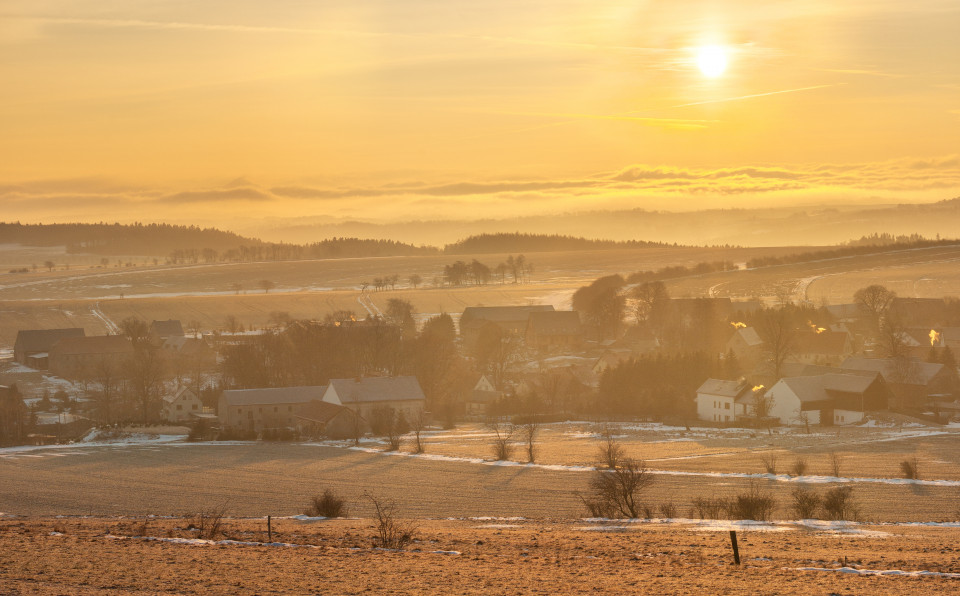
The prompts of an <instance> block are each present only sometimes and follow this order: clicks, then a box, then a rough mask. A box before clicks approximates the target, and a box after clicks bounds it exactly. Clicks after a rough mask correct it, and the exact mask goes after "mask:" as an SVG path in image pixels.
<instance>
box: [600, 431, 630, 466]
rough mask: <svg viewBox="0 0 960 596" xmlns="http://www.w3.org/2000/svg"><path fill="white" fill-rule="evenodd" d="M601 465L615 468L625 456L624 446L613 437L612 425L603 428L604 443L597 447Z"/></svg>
mask: <svg viewBox="0 0 960 596" xmlns="http://www.w3.org/2000/svg"><path fill="white" fill-rule="evenodd" d="M597 451H598V454H597V455H598V459H599V460H600V465H601V466H603V467H605V468H607V469H608V470H615V469H616V468H617V465H619V463H620V461H621V460H622V459H623V458H624V457H625V453H624V451H623V446H622V445H620V443H619V442H618V441H617V440H616V439H615V438H614V437H613V433H612V432H611V430H610V427H604V429H603V443H601V444H600V446H599V447H598V448H597Z"/></svg>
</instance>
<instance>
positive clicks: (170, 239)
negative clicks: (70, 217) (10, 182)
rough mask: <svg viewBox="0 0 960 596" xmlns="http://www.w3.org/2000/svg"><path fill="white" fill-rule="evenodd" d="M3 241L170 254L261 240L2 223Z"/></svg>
mask: <svg viewBox="0 0 960 596" xmlns="http://www.w3.org/2000/svg"><path fill="white" fill-rule="evenodd" d="M0 239H2V242H5V243H6V242H10V243H18V244H24V245H27V246H66V247H67V252H68V253H92V254H100V255H143V256H167V255H168V254H170V252H171V251H173V250H174V249H178V248H179V249H181V250H190V249H195V250H202V249H204V248H210V249H213V250H216V251H219V252H222V251H225V250H229V249H231V248H238V247H239V246H241V245H261V244H264V243H263V242H261V241H260V240H256V239H254V238H244V237H243V236H240V235H238V234H234V233H233V232H224V231H223V230H217V229H215V228H200V227H198V226H175V225H170V224H143V223H134V224H119V223H114V224H107V223H97V224H81V223H69V224H21V223H19V222H17V223H0Z"/></svg>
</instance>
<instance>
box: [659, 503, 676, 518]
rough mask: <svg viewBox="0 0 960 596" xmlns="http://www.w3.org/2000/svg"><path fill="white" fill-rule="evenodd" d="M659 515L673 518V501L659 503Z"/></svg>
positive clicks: (674, 514) (674, 515) (674, 509)
mask: <svg viewBox="0 0 960 596" xmlns="http://www.w3.org/2000/svg"><path fill="white" fill-rule="evenodd" d="M660 517H662V518H664V519H673V518H675V517H677V506H676V505H674V504H673V503H669V502H668V503H660Z"/></svg>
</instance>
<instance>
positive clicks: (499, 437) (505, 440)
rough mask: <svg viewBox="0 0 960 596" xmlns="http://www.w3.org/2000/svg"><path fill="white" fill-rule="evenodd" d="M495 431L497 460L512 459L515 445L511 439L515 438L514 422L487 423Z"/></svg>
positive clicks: (494, 440)
mask: <svg viewBox="0 0 960 596" xmlns="http://www.w3.org/2000/svg"><path fill="white" fill-rule="evenodd" d="M487 427H488V428H489V429H490V430H491V431H492V432H493V434H494V438H493V457H494V459H496V460H497V461H506V460H508V459H510V454H511V453H512V452H513V445H512V444H511V443H510V441H511V440H512V439H513V432H514V428H513V425H512V424H500V423H493V424H489V425H487Z"/></svg>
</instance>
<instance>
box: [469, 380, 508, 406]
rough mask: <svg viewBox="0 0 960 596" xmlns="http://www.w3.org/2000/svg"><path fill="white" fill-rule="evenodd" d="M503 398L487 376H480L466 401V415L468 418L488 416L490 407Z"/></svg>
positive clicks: (501, 393)
mask: <svg viewBox="0 0 960 596" xmlns="http://www.w3.org/2000/svg"><path fill="white" fill-rule="evenodd" d="M502 397H503V392H502V391H497V388H496V387H495V386H494V384H493V383H492V382H491V381H490V379H489V378H487V376H486V375H480V378H479V379H478V380H477V382H476V384H474V386H473V390H472V391H470V393H469V394H467V396H466V398H465V399H464V413H465V414H466V415H467V416H486V415H487V412H488V410H489V409H490V406H492V405H493V404H495V403H496V402H497V401H499V400H500V399H501V398H502Z"/></svg>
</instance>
